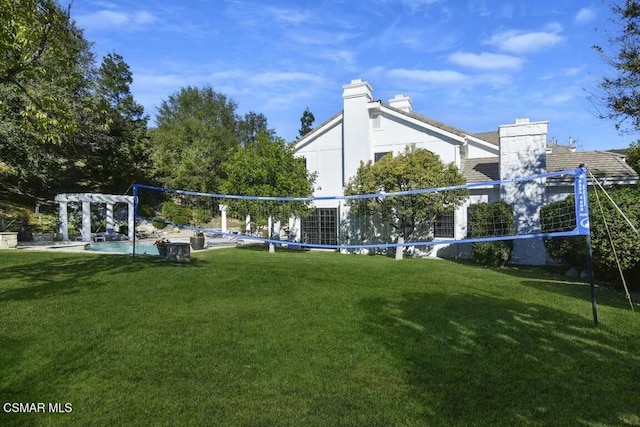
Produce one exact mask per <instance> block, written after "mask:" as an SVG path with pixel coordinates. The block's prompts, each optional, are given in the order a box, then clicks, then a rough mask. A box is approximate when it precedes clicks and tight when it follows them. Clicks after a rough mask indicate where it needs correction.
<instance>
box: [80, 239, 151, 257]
mask: <svg viewBox="0 0 640 427" xmlns="http://www.w3.org/2000/svg"><path fill="white" fill-rule="evenodd" d="M84 249H85V250H86V251H93V252H109V253H119V254H131V253H133V242H98V243H89V244H87V245H85V247H84ZM136 255H159V254H158V248H156V246H155V245H154V244H153V242H136Z"/></svg>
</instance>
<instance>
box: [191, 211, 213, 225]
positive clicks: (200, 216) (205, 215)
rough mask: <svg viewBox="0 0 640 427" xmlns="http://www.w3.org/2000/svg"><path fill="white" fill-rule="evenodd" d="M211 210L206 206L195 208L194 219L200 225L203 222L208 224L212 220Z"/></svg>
mask: <svg viewBox="0 0 640 427" xmlns="http://www.w3.org/2000/svg"><path fill="white" fill-rule="evenodd" d="M212 217H213V216H212V215H211V211H210V210H209V209H205V208H195V209H193V220H194V222H195V225H197V226H199V225H202V224H206V223H208V222H209V221H211V218H212Z"/></svg>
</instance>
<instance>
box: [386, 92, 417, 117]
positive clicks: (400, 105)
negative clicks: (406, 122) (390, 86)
mask: <svg viewBox="0 0 640 427" xmlns="http://www.w3.org/2000/svg"><path fill="white" fill-rule="evenodd" d="M389 105H390V106H392V107H393V108H397V109H398V110H401V111H404V112H407V113H410V112H411V111H413V109H412V108H411V98H409V97H408V96H404V95H402V94H399V95H396V96H395V98H393V99H390V100H389Z"/></svg>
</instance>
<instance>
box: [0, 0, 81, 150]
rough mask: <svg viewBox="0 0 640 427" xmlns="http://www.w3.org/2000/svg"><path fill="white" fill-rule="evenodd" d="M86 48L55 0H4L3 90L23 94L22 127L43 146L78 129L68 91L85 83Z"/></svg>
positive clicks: (0, 15) (0, 36)
mask: <svg viewBox="0 0 640 427" xmlns="http://www.w3.org/2000/svg"><path fill="white" fill-rule="evenodd" d="M84 44H85V41H84V39H83V37H82V33H81V31H80V30H79V29H78V28H76V27H75V25H74V24H73V22H72V21H71V19H70V17H69V12H68V10H67V11H65V10H63V9H62V8H61V7H60V6H59V5H58V3H57V2H56V1H55V0H0V86H11V87H12V88H13V89H15V90H17V91H19V92H20V93H21V95H22V96H23V98H22V101H21V103H20V106H19V112H20V119H21V126H22V127H24V128H26V129H28V130H31V131H33V132H34V136H38V137H40V138H41V139H42V140H43V141H46V142H56V143H60V142H61V139H62V135H64V134H66V133H69V132H71V131H73V130H75V128H76V126H77V122H76V120H75V117H74V114H73V108H71V107H70V106H69V103H68V99H67V98H66V96H65V91H64V89H66V88H68V87H72V86H75V85H77V84H78V81H77V80H78V79H83V78H84V76H82V75H79V74H78V68H77V67H76V64H77V56H78V54H79V52H81V51H82V49H83V48H84V46H83V45H84ZM60 89H63V90H60ZM3 104H4V102H3ZM0 107H3V108H6V107H7V106H6V105H0ZM14 107H15V106H14Z"/></svg>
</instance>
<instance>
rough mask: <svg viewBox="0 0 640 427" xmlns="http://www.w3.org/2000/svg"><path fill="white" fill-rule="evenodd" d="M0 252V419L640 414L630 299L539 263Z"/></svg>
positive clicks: (636, 324) (466, 421) (363, 420)
mask: <svg viewBox="0 0 640 427" xmlns="http://www.w3.org/2000/svg"><path fill="white" fill-rule="evenodd" d="M192 258H193V259H192V262H191V263H190V264H189V265H177V264H170V263H167V262H164V261H162V260H160V259H156V258H152V257H137V258H136V260H135V262H133V261H132V260H131V258H130V257H129V256H105V255H95V254H65V253H51V252H48V253H45V252H25V251H0V403H2V404H3V405H4V404H5V403H7V402H23V403H24V402H45V403H47V404H48V403H52V402H60V403H71V404H72V412H70V413H31V414H15V413H6V412H5V411H4V410H2V409H3V408H0V425H22V424H27V425H167V426H168V425H222V426H225V425H227V426H235V425H250V426H275V425H278V426H280V425H282V426H289V425H291V426H300V425H304V426H354V425H356V426H358V425H360V426H394V425H398V426H423V425H460V426H463V425H464V426H467V425H492V426H493V425H505V426H506V425H509V426H511V425H572V426H573V425H589V426H605V425H640V314H637V313H636V314H633V313H632V312H631V310H630V308H629V305H628V303H627V302H626V300H625V299H624V296H623V295H620V294H618V293H616V292H615V291H612V290H608V289H604V288H599V289H598V291H597V296H598V300H599V306H598V307H599V314H600V325H599V326H598V327H594V326H593V322H592V312H591V303H590V297H589V287H588V285H586V284H582V283H574V282H569V281H566V280H565V279H564V278H563V277H556V276H552V275H550V274H546V273H544V272H543V271H542V270H536V269H532V270H522V269H502V270H492V269H486V268H482V267H477V266H470V265H465V264H460V263H455V262H449V261H439V260H404V261H401V262H397V261H395V260H393V259H389V258H384V257H371V256H358V255H341V254H337V253H327V252H304V251H296V252H287V251H280V252H277V253H275V254H269V253H267V252H266V250H264V249H262V248H244V249H243V248H231V249H223V250H216V251H207V252H199V253H195V254H192Z"/></svg>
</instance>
